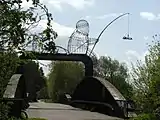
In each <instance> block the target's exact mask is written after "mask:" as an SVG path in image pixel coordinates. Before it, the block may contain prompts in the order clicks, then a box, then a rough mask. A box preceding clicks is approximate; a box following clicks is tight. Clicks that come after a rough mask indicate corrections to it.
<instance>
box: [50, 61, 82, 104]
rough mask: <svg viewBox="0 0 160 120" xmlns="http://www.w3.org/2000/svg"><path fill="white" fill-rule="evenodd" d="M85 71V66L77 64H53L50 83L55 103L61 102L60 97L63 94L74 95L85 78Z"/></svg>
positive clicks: (51, 95) (51, 94)
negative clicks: (77, 86) (76, 88)
mask: <svg viewBox="0 0 160 120" xmlns="http://www.w3.org/2000/svg"><path fill="white" fill-rule="evenodd" d="M83 69H84V68H83V65H82V64H80V63H76V62H52V64H51V71H50V74H49V79H48V83H49V94H50V97H51V98H52V100H53V101H55V102H59V101H58V99H59V96H60V95H61V94H63V93H68V94H70V95H72V93H73V91H74V89H75V87H76V85H77V84H78V83H79V82H80V80H82V78H83V76H84V71H83Z"/></svg>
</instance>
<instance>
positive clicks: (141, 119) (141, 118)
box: [131, 113, 156, 120]
mask: <svg viewBox="0 0 160 120" xmlns="http://www.w3.org/2000/svg"><path fill="white" fill-rule="evenodd" d="M131 120H156V117H155V116H154V115H153V114H145V113H144V114H140V115H138V116H137V117H136V118H132V119H131Z"/></svg>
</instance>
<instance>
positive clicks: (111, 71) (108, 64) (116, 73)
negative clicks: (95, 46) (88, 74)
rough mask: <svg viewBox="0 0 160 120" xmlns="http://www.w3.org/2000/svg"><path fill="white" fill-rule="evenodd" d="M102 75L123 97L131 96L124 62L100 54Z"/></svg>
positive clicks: (128, 97)
mask: <svg viewBox="0 0 160 120" xmlns="http://www.w3.org/2000/svg"><path fill="white" fill-rule="evenodd" d="M99 64H100V68H101V70H102V73H103V74H102V76H103V77H104V78H105V79H106V80H108V81H109V82H111V83H112V84H113V85H114V86H115V87H116V88H117V89H118V90H119V91H120V92H121V93H122V94H123V95H124V97H125V98H127V99H130V98H131V96H132V86H131V85H130V84H129V83H128V81H127V80H128V79H129V75H128V69H127V67H126V65H125V64H124V63H120V62H119V61H117V60H113V59H111V58H110V57H105V56H102V57H100V59H99Z"/></svg>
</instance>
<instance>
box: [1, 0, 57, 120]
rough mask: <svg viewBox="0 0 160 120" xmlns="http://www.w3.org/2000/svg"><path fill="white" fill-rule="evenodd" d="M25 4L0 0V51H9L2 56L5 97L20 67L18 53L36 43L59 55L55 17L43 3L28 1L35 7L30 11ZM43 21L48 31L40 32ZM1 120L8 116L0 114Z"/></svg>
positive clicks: (15, 0) (34, 0) (2, 83)
mask: <svg viewBox="0 0 160 120" xmlns="http://www.w3.org/2000/svg"><path fill="white" fill-rule="evenodd" d="M22 1H24V0H0V17H1V19H0V51H1V52H4V51H5V53H0V61H1V62H0V66H1V70H0V96H1V97H2V94H3V92H4V89H5V86H6V85H7V83H8V80H9V78H10V77H11V76H12V74H13V73H15V71H16V68H17V66H18V65H19V59H18V56H17V53H16V50H19V51H21V52H25V50H26V49H27V48H28V46H29V44H31V42H32V41H36V42H37V43H38V45H39V46H40V47H41V49H44V50H46V51H49V52H52V53H53V52H54V51H55V44H54V39H55V38H56V37H57V33H56V32H55V31H54V30H53V28H52V24H51V21H52V19H53V18H52V15H51V13H49V11H48V9H47V7H46V6H45V5H43V4H41V3H40V2H39V0H26V1H27V2H28V1H32V3H33V5H32V6H30V7H28V8H27V9H23V8H22V6H21V4H22ZM42 19H43V20H46V21H47V24H46V29H44V30H39V32H37V31H36V30H35V29H36V26H37V25H38V23H39V22H40V21H41V20H42ZM33 31H35V32H33ZM42 43H44V47H42ZM0 106H1V103H0ZM2 109H3V108H2ZM5 113H7V112H5ZM0 119H1V120H6V119H7V116H5V115H4V112H1V111H0Z"/></svg>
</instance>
